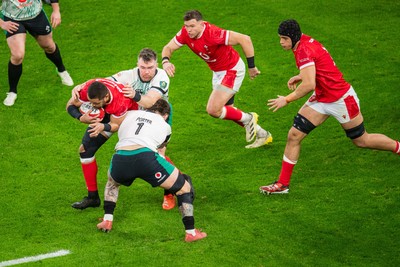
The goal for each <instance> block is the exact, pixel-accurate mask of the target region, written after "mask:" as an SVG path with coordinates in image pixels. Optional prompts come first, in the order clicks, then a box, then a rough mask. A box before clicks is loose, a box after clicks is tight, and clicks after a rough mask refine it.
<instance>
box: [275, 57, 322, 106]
mask: <svg viewBox="0 0 400 267" xmlns="http://www.w3.org/2000/svg"><path fill="white" fill-rule="evenodd" d="M315 77H316V71H315V65H311V66H308V67H305V68H303V69H301V70H300V73H299V75H296V76H293V77H292V78H290V79H289V81H288V85H289V84H292V86H294V87H295V84H298V83H299V82H300V81H301V83H300V84H299V85H298V86H297V88H295V90H294V91H293V92H292V93H290V94H288V95H287V96H281V95H278V98H275V99H270V100H268V104H267V105H268V106H270V108H269V109H273V111H274V112H275V111H277V110H278V109H280V108H282V107H284V106H286V105H287V104H289V103H290V102H293V101H296V100H297V99H300V98H302V97H304V96H306V95H307V94H308V93H310V92H311V91H313V90H314V89H315ZM289 89H290V87H289Z"/></svg>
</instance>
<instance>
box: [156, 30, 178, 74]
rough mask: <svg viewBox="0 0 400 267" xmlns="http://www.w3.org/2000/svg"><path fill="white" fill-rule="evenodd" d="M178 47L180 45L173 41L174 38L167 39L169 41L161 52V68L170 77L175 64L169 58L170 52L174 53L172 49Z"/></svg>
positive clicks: (174, 49)
mask: <svg viewBox="0 0 400 267" xmlns="http://www.w3.org/2000/svg"><path fill="white" fill-rule="evenodd" d="M179 48H181V47H180V46H179V45H177V44H176V43H175V41H174V38H172V39H171V41H169V43H168V44H166V45H165V46H164V48H163V50H162V53H161V55H162V60H161V64H162V66H163V69H164V70H165V71H166V72H167V74H168V76H170V77H174V73H175V66H174V64H172V63H171V62H170V61H169V60H170V58H171V56H172V53H174V51H176V50H178V49H179Z"/></svg>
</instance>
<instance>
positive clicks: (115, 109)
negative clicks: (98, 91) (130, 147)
mask: <svg viewBox="0 0 400 267" xmlns="http://www.w3.org/2000/svg"><path fill="white" fill-rule="evenodd" d="M95 81H97V82H101V83H103V84H104V85H105V86H106V87H107V89H108V91H109V93H110V101H109V102H108V103H107V104H106V106H105V107H104V111H105V112H106V113H107V114H110V115H113V116H115V117H117V118H119V117H122V116H124V115H125V113H126V112H127V111H128V110H137V109H138V104H137V103H136V102H135V101H133V100H132V99H130V98H127V97H125V96H124V94H123V92H122V89H123V88H124V85H123V84H121V83H117V82H114V81H111V80H108V79H93V80H89V81H87V82H86V83H85V84H84V85H83V88H82V89H81V90H80V91H79V100H80V101H81V102H89V99H88V96H87V92H88V88H89V86H90V84H91V83H93V82H95Z"/></svg>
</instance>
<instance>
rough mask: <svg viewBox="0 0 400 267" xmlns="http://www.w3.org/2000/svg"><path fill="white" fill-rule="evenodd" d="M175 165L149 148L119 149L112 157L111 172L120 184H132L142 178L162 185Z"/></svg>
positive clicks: (155, 184)
mask: <svg viewBox="0 0 400 267" xmlns="http://www.w3.org/2000/svg"><path fill="white" fill-rule="evenodd" d="M174 169H175V167H174V166H173V165H172V164H171V163H169V162H168V161H167V160H166V159H165V158H163V157H162V156H160V155H159V154H158V153H156V152H154V151H152V150H150V149H148V148H140V149H137V150H130V151H128V150H118V151H117V153H115V154H114V155H113V157H112V159H111V164H110V170H109V171H110V174H111V177H112V178H113V179H114V180H115V181H116V182H117V183H119V184H122V185H125V186H130V185H131V184H132V183H133V181H135V179H136V178H141V179H143V180H145V181H146V182H148V183H149V184H151V185H152V186H153V187H156V186H160V185H161V184H162V183H163V182H164V181H165V180H166V179H167V178H168V177H169V176H170V175H171V173H172V172H173V171H174Z"/></svg>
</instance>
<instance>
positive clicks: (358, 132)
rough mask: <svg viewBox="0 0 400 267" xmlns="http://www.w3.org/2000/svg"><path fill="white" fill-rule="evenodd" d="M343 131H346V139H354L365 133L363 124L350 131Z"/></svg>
mask: <svg viewBox="0 0 400 267" xmlns="http://www.w3.org/2000/svg"><path fill="white" fill-rule="evenodd" d="M345 131H346V136H347V137H348V138H350V139H356V138H358V137H360V136H362V135H363V134H364V133H365V127H364V123H363V122H362V123H361V124H360V125H358V126H356V127H354V128H351V129H347V130H345Z"/></svg>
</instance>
